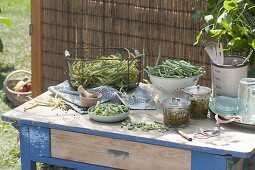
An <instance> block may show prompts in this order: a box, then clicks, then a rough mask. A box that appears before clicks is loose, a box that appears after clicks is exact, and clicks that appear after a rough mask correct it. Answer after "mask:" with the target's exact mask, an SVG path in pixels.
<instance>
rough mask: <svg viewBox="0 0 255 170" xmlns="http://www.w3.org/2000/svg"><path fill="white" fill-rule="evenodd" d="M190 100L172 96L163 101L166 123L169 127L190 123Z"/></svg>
mask: <svg viewBox="0 0 255 170" xmlns="http://www.w3.org/2000/svg"><path fill="white" fill-rule="evenodd" d="M189 105H190V101H188V100H187V99H184V98H170V99H167V100H164V102H163V115H164V124H165V125H166V126H169V127H184V126H187V125H188V124H189V118H190V115H189Z"/></svg>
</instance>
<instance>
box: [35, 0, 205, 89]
mask: <svg viewBox="0 0 255 170" xmlns="http://www.w3.org/2000/svg"><path fill="white" fill-rule="evenodd" d="M41 1H42V3H41V13H42V14H41V24H40V25H41V41H42V44H41V73H42V74H41V83H42V85H41V88H42V89H41V91H46V90H47V88H48V86H50V85H55V84H58V83H60V82H62V81H63V80H65V79H66V76H65V75H64V71H65V68H64V55H63V53H64V50H65V49H67V48H70V47H84V46H85V47H98V46H103V47H133V48H136V49H138V50H139V51H140V52H142V51H144V53H145V54H146V57H145V66H146V65H154V64H155V61H156V58H157V53H158V49H159V46H160V47H161V55H162V57H161V60H165V59H168V58H169V59H184V60H187V61H190V62H191V63H193V64H200V65H205V66H206V70H207V74H206V75H205V76H203V78H202V79H201V80H200V82H199V84H202V85H205V86H210V68H209V60H208V57H207V56H206V54H205V52H204V50H203V48H201V47H200V46H193V43H194V42H195V36H196V34H197V33H198V30H199V28H200V23H198V22H196V21H193V20H192V18H191V15H192V13H193V11H194V9H196V8H201V7H202V6H203V2H202V1H200V0H199V1H198V0H189V1H186V0H73V1H70V0H54V1H52V0H41ZM32 15H33V14H32ZM39 49H40V48H39ZM32 57H33V56H32ZM38 76H39V75H38Z"/></svg>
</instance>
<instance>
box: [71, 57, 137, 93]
mask: <svg viewBox="0 0 255 170" xmlns="http://www.w3.org/2000/svg"><path fill="white" fill-rule="evenodd" d="M68 70H69V79H70V83H71V85H72V86H73V87H74V88H77V87H78V86H79V85H82V86H83V87H84V88H93V87H98V86H104V85H108V86H111V87H114V88H116V89H118V90H128V89H132V88H134V87H136V86H137V85H138V82H139V69H138V59H137V58H136V57H135V56H134V55H133V54H132V53H131V52H130V53H129V58H128V59H127V58H124V57H123V56H122V55H121V54H120V53H116V54H114V55H109V56H101V57H99V59H96V60H88V61H85V60H78V61H75V62H73V63H72V64H70V63H69V64H68Z"/></svg>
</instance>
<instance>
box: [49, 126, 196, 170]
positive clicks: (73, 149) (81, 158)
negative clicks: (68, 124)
mask: <svg viewBox="0 0 255 170" xmlns="http://www.w3.org/2000/svg"><path fill="white" fill-rule="evenodd" d="M51 157H54V158H60V159H65V160H72V161H78V162H86V163H90V164H96V165H102V166H107V167H113V168H120V169H146V170H149V169H153V170H155V169H160V170H161V169H174V170H186V169H190V167H191V152H190V151H186V150H180V149H175V148H169V147H162V146H157V145H150V144H144V143H139V142H132V141H126V140H120V139H113V138H108V137H101V136H95V135H88V134H83V133H75V132H69V131H61V130H55V129H51Z"/></svg>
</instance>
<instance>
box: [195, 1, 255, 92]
mask: <svg viewBox="0 0 255 170" xmlns="http://www.w3.org/2000/svg"><path fill="white" fill-rule="evenodd" d="M192 17H193V19H199V18H200V19H203V21H204V24H203V25H202V27H201V30H200V32H199V34H198V35H197V37H196V43H195V44H197V43H198V42H199V41H201V40H202V39H204V40H208V41H211V40H212V39H213V40H214V41H216V42H217V43H219V42H223V44H224V52H229V53H232V54H233V53H235V52H238V53H239V54H240V53H241V54H242V55H244V56H247V55H248V53H249V51H251V50H255V2H254V1H252V0H206V1H205V9H203V10H199V9H198V10H196V11H195V13H194V14H193V16H192ZM203 42H205V41H203ZM254 54H255V53H253V57H251V58H250V61H249V63H250V65H249V66H250V68H249V70H250V72H255V71H254V68H253V67H254V58H255V57H254V56H255V55H254ZM225 59H226V58H225ZM241 63H242V62H241ZM230 65H231V64H230ZM214 66H215V65H214V64H212V79H213V80H212V82H214V85H215V84H216V86H217V81H219V79H221V81H222V82H221V84H223V85H224V86H225V88H226V89H230V87H228V85H227V84H226V83H225V82H227V81H225V82H223V79H224V80H226V78H228V81H229V80H232V81H231V82H230V83H231V85H233V84H237V85H235V87H233V91H236V93H235V94H232V95H229V94H227V95H229V96H232V97H235V96H236V95H237V88H238V84H239V81H240V80H239V79H240V78H241V77H245V75H240V70H238V68H239V69H240V67H241V65H239V66H236V67H235V66H231V67H227V69H229V68H231V69H233V70H228V71H227V72H225V71H226V69H225V68H221V67H219V68H221V69H218V67H217V65H216V67H214ZM215 68H216V72H215ZM217 69H218V70H217ZM234 70H235V72H236V73H239V74H235V73H234V72H233V71H234ZM220 71H221V73H218V72H220ZM223 71H224V75H225V77H217V75H216V74H220V76H223ZM242 71H243V70H242ZM244 73H246V74H247V72H245V71H244ZM215 75H216V77H215ZM231 75H233V77H232V76H231ZM226 76H227V77H226ZM234 76H235V77H234ZM236 76H239V77H237V78H236ZM246 76H247V75H246ZM233 79H235V80H236V81H233ZM218 86H220V84H219V82H218ZM220 88H221V87H220ZM226 89H224V90H226ZM224 90H222V91H224Z"/></svg>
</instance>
